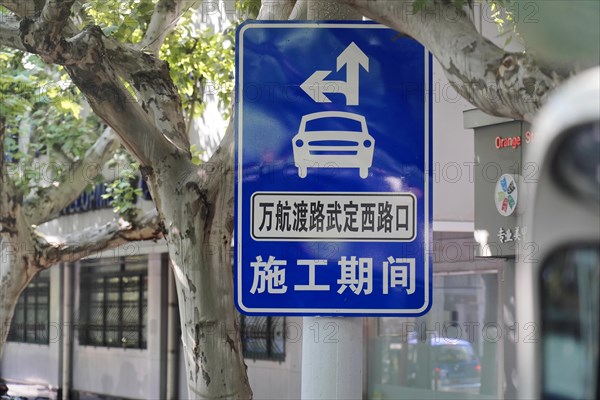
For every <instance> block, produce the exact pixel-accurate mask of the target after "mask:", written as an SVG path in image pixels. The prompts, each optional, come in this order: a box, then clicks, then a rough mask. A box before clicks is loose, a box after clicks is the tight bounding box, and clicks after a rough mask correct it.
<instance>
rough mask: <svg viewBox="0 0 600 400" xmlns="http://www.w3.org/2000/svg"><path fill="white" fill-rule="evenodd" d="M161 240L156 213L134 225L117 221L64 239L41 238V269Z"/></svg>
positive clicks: (151, 213) (159, 225)
mask: <svg viewBox="0 0 600 400" xmlns="http://www.w3.org/2000/svg"><path fill="white" fill-rule="evenodd" d="M162 237H163V226H162V224H161V222H160V218H159V216H158V212H157V211H156V210H154V211H151V212H149V213H146V214H145V215H143V216H142V217H140V218H138V219H137V220H136V221H134V222H133V223H132V222H128V221H125V220H123V219H119V220H118V221H112V222H109V223H107V224H105V225H103V226H101V227H99V228H88V229H85V230H83V231H82V232H77V233H73V234H71V235H68V236H66V237H64V238H44V241H45V243H44V245H43V246H42V254H43V255H42V257H41V259H40V265H41V266H43V267H44V268H48V267H50V266H52V265H53V264H56V263H59V262H73V261H76V260H79V259H81V258H84V257H86V256H89V255H90V254H93V253H96V252H100V251H104V250H110V249H114V248H115V247H119V246H121V245H123V244H125V243H128V242H136V241H142V240H154V241H156V240H158V239H161V238H162Z"/></svg>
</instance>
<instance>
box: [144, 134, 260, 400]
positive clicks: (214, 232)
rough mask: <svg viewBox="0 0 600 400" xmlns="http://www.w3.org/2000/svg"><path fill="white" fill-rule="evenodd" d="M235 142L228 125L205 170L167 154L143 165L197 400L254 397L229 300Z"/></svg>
mask: <svg viewBox="0 0 600 400" xmlns="http://www.w3.org/2000/svg"><path fill="white" fill-rule="evenodd" d="M232 139H233V125H230V127H229V129H228V132H227V134H226V137H225V139H224V140H223V143H222V144H221V147H220V148H219V149H217V153H216V154H215V156H213V159H212V160H216V161H214V162H210V163H207V164H205V165H204V166H203V168H200V169H199V168H198V167H196V166H195V165H193V164H191V163H190V162H189V161H188V160H186V159H182V158H180V157H179V156H177V155H170V156H168V157H167V158H166V159H164V161H163V162H161V163H159V164H158V165H157V166H156V167H155V168H144V169H142V173H143V174H144V177H145V179H147V181H148V183H149V186H150V188H151V191H152V193H153V198H154V199H155V201H156V203H157V207H158V208H159V210H160V211H161V214H162V216H163V221H164V226H165V229H166V233H167V234H166V238H167V243H168V247H169V255H170V258H171V262H172V264H173V269H174V275H175V282H176V286H177V294H178V299H179V314H180V320H181V328H182V332H183V334H182V342H183V353H184V359H185V366H186V376H187V381H188V391H189V396H190V398H195V399H204V398H217V397H218V398H227V399H250V398H252V390H251V389H250V385H249V382H248V377H247V374H246V366H245V364H244V357H243V354H242V347H241V339H240V333H239V322H238V319H237V313H236V312H235V307H234V303H233V299H234V296H233V271H232V266H231V265H232V264H231V262H232V258H231V257H232V255H231V238H232V227H233V215H232V212H233V204H232V198H233V165H232V164H231V160H232V159H233V140H232ZM221 160H222V161H221ZM217 188H218V189H217Z"/></svg>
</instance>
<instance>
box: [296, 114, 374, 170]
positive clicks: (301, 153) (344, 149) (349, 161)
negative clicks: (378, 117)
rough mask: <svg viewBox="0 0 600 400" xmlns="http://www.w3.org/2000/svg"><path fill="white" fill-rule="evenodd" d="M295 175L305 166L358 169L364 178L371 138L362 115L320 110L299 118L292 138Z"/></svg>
mask: <svg viewBox="0 0 600 400" xmlns="http://www.w3.org/2000/svg"><path fill="white" fill-rule="evenodd" d="M292 147H293V148H294V163H295V165H296V167H297V168H298V176H299V177H300V178H305V177H306V175H307V169H308V168H359V170H360V172H359V175H360V177H361V178H363V179H366V178H367V176H369V168H370V167H371V164H372V163H373V150H374V148H375V139H373V137H372V136H371V135H369V131H368V129H367V121H366V120H365V117H363V116H362V115H358V114H353V113H349V112H343V111H323V112H318V113H313V114H308V115H305V116H303V117H302V121H301V122H300V128H299V129H298V134H297V135H296V136H294V138H293V139H292Z"/></svg>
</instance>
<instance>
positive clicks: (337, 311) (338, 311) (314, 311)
mask: <svg viewBox="0 0 600 400" xmlns="http://www.w3.org/2000/svg"><path fill="white" fill-rule="evenodd" d="M253 28H260V29H265V28H274V29H277V28H285V29H291V28H311V29H315V28H327V29H340V28H343V29H347V28H352V29H391V28H389V27H387V26H385V25H381V24H375V23H373V24H371V23H369V24H363V23H356V24H347V23H328V22H324V23H255V22H253V23H248V24H246V25H242V27H241V28H240V30H239V32H238V38H239V40H238V43H237V46H238V48H239V53H238V57H239V58H238V60H237V61H238V62H239V68H238V73H239V76H238V77H237V79H238V87H239V88H240V93H236V95H237V96H238V97H237V99H236V101H237V102H238V107H237V111H238V113H237V115H236V124H237V134H238V136H237V140H238V142H242V137H243V132H242V131H243V129H242V127H243V123H242V121H243V102H244V96H243V95H242V93H241V92H242V89H241V88H243V82H244V68H243V62H244V55H243V50H244V32H245V31H247V30H248V29H253ZM424 51H425V68H424V70H425V124H424V128H425V129H424V135H425V146H424V147H425V171H428V170H429V156H430V154H429V153H430V152H429V147H430V143H429V111H430V110H429V96H430V94H429V52H428V51H427V49H425V50H424ZM242 165H243V162H242V146H238V169H237V176H238V188H237V189H238V191H237V198H238V202H237V203H238V204H236V206H237V211H238V218H237V222H238V224H237V226H236V232H237V235H236V236H237V240H236V250H237V252H236V255H235V257H236V260H237V269H236V271H235V273H236V274H237V277H238V279H237V282H238V285H237V300H238V305H239V308H240V309H241V310H243V311H245V312H248V313H250V314H261V313H263V314H268V315H297V316H303V315H310V316H315V315H320V314H323V315H339V316H344V315H353V314H356V315H359V316H360V315H365V314H372V315H375V314H380V315H399V314H402V315H404V316H408V315H414V314H422V313H423V312H425V310H427V309H428V308H429V303H430V302H431V294H430V292H429V287H430V282H429V275H430V272H429V268H430V265H429V264H430V263H429V252H428V249H429V240H430V238H429V236H430V232H429V231H430V224H429V212H430V210H429V175H428V173H425V174H424V175H425V200H426V201H424V203H425V210H424V225H425V226H424V236H425V285H424V287H425V290H424V302H423V305H422V306H421V308H419V309H356V308H354V309H344V308H302V309H301V308H291V309H290V308H285V309H284V308H275V309H271V308H248V307H246V306H245V305H244V304H243V303H242V299H243V297H242V293H243V292H242V280H241V279H240V277H241V274H242V229H241V227H242V221H243V218H242V215H243V214H242V209H243V207H242V206H243V203H242V201H240V199H241V198H242V179H241V177H242V176H243V175H242ZM234 290H235V289H234Z"/></svg>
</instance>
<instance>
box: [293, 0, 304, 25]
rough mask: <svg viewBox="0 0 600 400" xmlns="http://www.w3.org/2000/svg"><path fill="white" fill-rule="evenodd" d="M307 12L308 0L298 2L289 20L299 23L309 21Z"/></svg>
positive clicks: (298, 0)
mask: <svg viewBox="0 0 600 400" xmlns="http://www.w3.org/2000/svg"><path fill="white" fill-rule="evenodd" d="M307 10H308V4H307V2H306V0H297V1H296V4H295V5H294V9H293V10H292V12H291V13H290V16H289V19H290V20H297V21H300V20H304V19H307V15H308V14H307Z"/></svg>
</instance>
